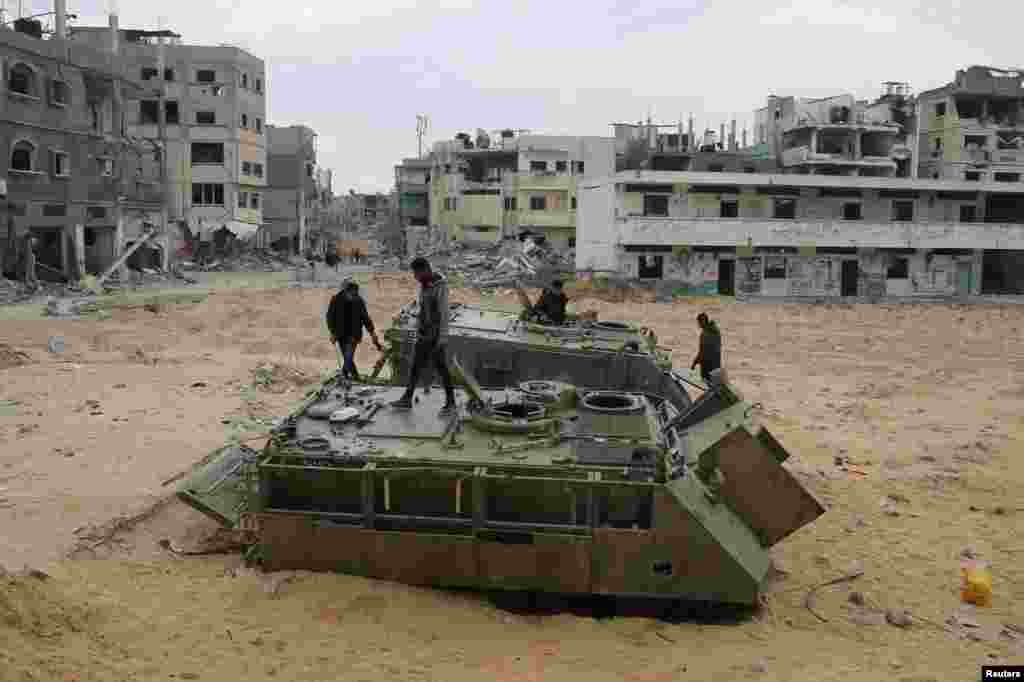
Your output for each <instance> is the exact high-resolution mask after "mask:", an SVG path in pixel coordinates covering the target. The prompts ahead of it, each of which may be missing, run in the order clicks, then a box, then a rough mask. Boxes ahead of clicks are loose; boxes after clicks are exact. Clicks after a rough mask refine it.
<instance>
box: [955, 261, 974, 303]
mask: <svg viewBox="0 0 1024 682" xmlns="http://www.w3.org/2000/svg"><path fill="white" fill-rule="evenodd" d="M956 294H957V296H970V295H971V264H970V263H965V262H964V261H957V264H956Z"/></svg>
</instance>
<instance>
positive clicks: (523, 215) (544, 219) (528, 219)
mask: <svg viewBox="0 0 1024 682" xmlns="http://www.w3.org/2000/svg"><path fill="white" fill-rule="evenodd" d="M518 222H519V224H520V225H522V226H524V227H525V226H531V225H532V226H534V227H567V228H568V227H576V215H575V212H574V211H573V212H569V211H529V210H526V211H519V212H518Z"/></svg>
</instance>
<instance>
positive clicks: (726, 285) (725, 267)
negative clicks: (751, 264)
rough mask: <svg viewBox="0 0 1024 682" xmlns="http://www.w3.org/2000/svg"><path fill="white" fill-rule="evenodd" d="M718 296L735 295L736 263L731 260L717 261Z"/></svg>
mask: <svg viewBox="0 0 1024 682" xmlns="http://www.w3.org/2000/svg"><path fill="white" fill-rule="evenodd" d="M718 295H719V296H735V295H736V261H734V260H732V259H729V260H719V261H718Z"/></svg>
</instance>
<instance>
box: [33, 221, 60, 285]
mask: <svg viewBox="0 0 1024 682" xmlns="http://www.w3.org/2000/svg"><path fill="white" fill-rule="evenodd" d="M31 234H32V236H33V237H35V240H36V276H37V277H38V278H39V279H41V280H46V281H48V282H65V281H67V277H66V276H65V271H64V261H65V257H66V256H65V249H66V244H65V243H64V230H63V229H61V228H59V227H33V228H32V229H31Z"/></svg>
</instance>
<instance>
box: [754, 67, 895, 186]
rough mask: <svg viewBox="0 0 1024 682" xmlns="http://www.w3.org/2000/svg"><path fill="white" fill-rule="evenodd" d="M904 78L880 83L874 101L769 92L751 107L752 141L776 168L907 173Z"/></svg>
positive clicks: (815, 172) (807, 172)
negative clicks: (764, 101)
mask: <svg viewBox="0 0 1024 682" xmlns="http://www.w3.org/2000/svg"><path fill="white" fill-rule="evenodd" d="M908 90H909V89H908V87H907V85H906V84H904V83H896V82H889V83H884V84H883V93H882V95H881V96H879V97H878V98H877V99H876V100H875V101H873V102H872V101H866V100H857V99H855V98H854V96H853V95H838V96H835V97H824V98H818V99H804V98H799V97H777V96H775V95H771V96H769V97H768V102H767V105H766V106H765V107H762V108H761V109H758V110H757V111H755V112H754V127H755V131H754V132H755V136H756V137H755V141H756V143H758V144H761V145H764V146H765V148H766V153H767V155H768V156H769V157H771V158H773V159H775V160H776V162H777V163H778V165H779V167H780V169H781V172H783V173H795V174H801V175H844V176H856V177H910V176H911V175H912V167H913V165H912V160H913V159H912V157H913V125H914V104H913V100H912V99H911V98H910V96H909V92H908Z"/></svg>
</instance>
